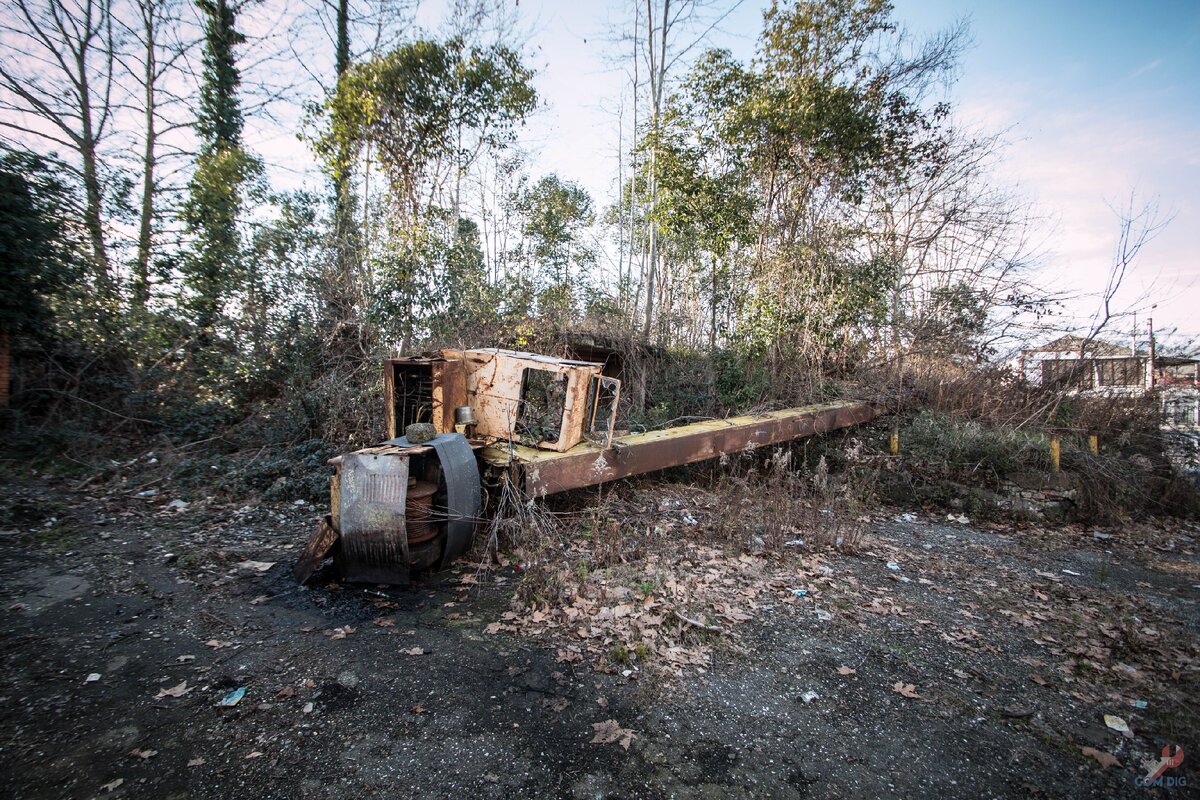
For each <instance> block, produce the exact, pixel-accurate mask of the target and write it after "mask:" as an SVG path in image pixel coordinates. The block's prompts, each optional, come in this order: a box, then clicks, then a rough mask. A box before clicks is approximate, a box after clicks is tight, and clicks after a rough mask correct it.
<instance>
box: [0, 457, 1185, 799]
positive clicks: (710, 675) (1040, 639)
mask: <svg viewBox="0 0 1200 800" xmlns="http://www.w3.org/2000/svg"><path fill="white" fill-rule="evenodd" d="M6 495H7V497H6V499H5V500H4V501H3V504H4V505H3V508H2V509H0V510H2V512H3V513H2V515H0V520H3V523H2V527H4V530H3V531H2V532H0V601H2V603H3V608H4V609H5V611H4V615H3V624H2V626H0V637H2V641H3V659H4V669H3V672H2V673H0V703H2V704H3V707H4V710H5V722H4V725H3V729H2V731H0V763H2V764H3V766H2V767H0V770H2V772H0V778H2V779H0V787H2V788H0V796H4V797H14V798H42V797H46V798H61V797H71V798H75V797H78V798H85V797H156V798H185V797H199V798H206V797H261V798H326V797H328V798H341V797H389V798H390V797H420V798H460V797H468V796H475V797H482V798H490V797H512V796H521V797H567V798H591V797H597V798H603V797H629V798H640V797H679V798H693V797H694V798H722V799H724V798H730V797H785V798H787V797H871V796H900V797H924V796H930V795H934V794H946V795H949V796H955V797H958V796H964V797H1030V796H1035V797H1036V796H1045V797H1141V796H1143V795H1144V793H1145V791H1146V790H1145V789H1142V788H1139V787H1138V786H1136V785H1135V778H1137V777H1138V776H1139V775H1143V774H1145V772H1146V770H1145V768H1144V767H1143V765H1142V762H1143V760H1144V759H1150V758H1154V757H1157V756H1158V754H1159V753H1160V751H1161V750H1162V748H1163V746H1164V745H1166V744H1168V743H1169V744H1172V745H1178V746H1182V747H1183V750H1184V752H1185V753H1187V754H1188V758H1189V759H1190V758H1192V756H1191V754H1192V753H1197V754H1200V748H1198V746H1200V741H1198V739H1200V737H1198V736H1197V721H1198V719H1200V713H1198V712H1200V709H1198V703H1197V697H1198V694H1197V683H1198V680H1197V678H1198V675H1200V648H1198V641H1200V639H1198V636H1197V634H1198V632H1200V607H1198V605H1197V601H1198V600H1200V558H1198V557H1197V552H1196V551H1197V545H1196V543H1195V538H1196V537H1200V533H1197V532H1196V531H1195V530H1194V529H1189V528H1187V527H1186V526H1180V525H1179V524H1177V523H1169V524H1167V523H1165V524H1162V525H1140V526H1137V527H1130V528H1122V529H1104V531H1103V532H1102V536H1101V538H1096V537H1094V536H1093V532H1092V529H1090V528H1089V529H1082V528H1067V529H1061V530H1057V531H1044V530H1040V529H1031V528H1025V529H1016V528H1010V527H1005V526H998V525H997V526H988V527H975V526H972V525H970V524H961V523H956V522H947V521H944V520H941V519H939V518H929V517H925V516H920V515H902V514H901V513H900V512H898V511H888V512H886V513H885V512H883V511H880V512H878V513H876V514H873V515H872V522H871V523H870V525H869V533H868V536H867V539H866V541H865V544H864V545H863V547H862V548H861V550H860V552H858V553H856V554H839V553H827V554H820V558H821V559H822V564H823V565H824V566H825V567H826V569H825V570H823V571H822V573H821V574H822V578H821V580H820V581H818V582H815V583H814V584H813V585H812V587H811V591H810V593H809V594H808V595H807V596H806V597H805V598H803V599H802V601H800V602H793V603H783V602H780V603H779V604H770V603H768V604H765V605H763V606H762V607H761V608H759V609H758V610H757V611H756V613H755V614H754V616H753V619H751V620H750V621H748V622H745V623H744V624H741V625H739V626H738V631H737V636H736V638H734V637H730V641H728V642H727V643H726V644H721V645H718V646H717V647H716V649H715V655H714V657H713V662H712V664H711V666H710V668H709V669H707V670H704V671H703V672H701V671H693V672H688V673H687V674H685V675H684V677H683V678H680V679H674V680H669V679H666V678H662V677H656V676H652V675H650V674H648V673H646V672H638V671H632V672H631V674H630V675H628V676H626V675H623V674H622V672H623V670H620V669H618V670H614V671H603V672H601V671H596V669H595V668H594V666H595V665H594V664H592V663H590V662H589V661H587V660H586V659H585V660H584V661H582V662H578V663H563V662H561V661H560V660H558V659H557V658H556V652H557V646H558V644H560V642H558V641H556V640H555V639H553V638H550V637H549V635H543V636H540V637H530V636H522V635H519V634H509V633H500V634H494V635H488V634H485V633H484V629H485V628H486V627H487V626H488V625H489V624H490V623H493V622H495V621H496V620H498V619H500V618H501V614H503V613H504V612H506V611H508V610H509V609H510V601H511V597H512V590H513V587H514V585H515V583H516V581H517V580H519V575H517V574H516V572H515V571H514V570H513V569H512V568H506V569H500V570H497V571H495V572H490V571H489V572H486V573H482V574H481V575H480V576H479V578H478V582H477V583H476V582H472V581H471V580H470V579H468V580H467V581H465V582H464V580H463V579H464V578H469V576H473V575H475V572H474V571H473V570H472V569H469V568H459V569H457V570H451V571H449V572H446V573H443V574H439V575H435V576H432V577H431V578H430V579H428V580H427V581H426V582H424V583H422V584H420V585H417V586H413V587H409V588H407V589H384V588H378V587H365V588H364V587H353V586H338V585H337V584H336V583H332V582H331V581H330V580H328V579H324V580H318V581H317V582H316V583H315V585H313V586H310V587H298V586H295V585H294V584H293V583H292V582H291V581H290V578H289V575H288V572H289V569H290V566H291V562H292V560H294V558H295V557H296V556H297V555H298V553H299V548H300V546H301V544H302V542H303V540H304V539H305V537H306V536H307V534H308V532H309V530H310V528H311V527H312V525H313V521H314V519H315V518H316V516H317V514H318V512H317V510H316V509H313V508H312V507H297V506H267V505H254V506H247V507H241V508H239V507H237V506H221V505H218V504H214V503H207V504H206V503H203V502H200V503H192V504H190V505H188V506H187V507H186V508H182V509H179V510H171V509H169V508H168V503H167V500H168V498H166V497H164V496H155V497H153V498H149V499H140V498H136V497H128V496H115V495H104V494H101V493H99V492H96V493H94V494H88V493H87V492H86V491H83V490H72V489H71V488H70V487H69V486H67V485H64V484H61V483H54V482H37V481H36V480H32V479H23V480H21V481H13V482H11V483H10V489H9V491H8V492H7V493H6ZM1103 536H1110V537H1112V538H1108V539H1105V538H1103ZM809 557H810V558H811V555H810V556H809ZM246 562H251V563H246ZM255 562H257V563H255ZM783 563H784V568H786V562H783ZM889 563H891V564H894V565H895V566H897V567H899V569H892V568H889V566H888V564H889ZM805 574H809V573H808V572H806V573H805ZM910 684H911V688H909V685H910ZM243 687H244V688H245V690H246V692H245V695H244V697H243V698H242V699H241V700H240V701H239V702H238V703H237V705H235V706H231V707H220V706H218V701H220V700H221V699H222V698H224V697H226V696H227V695H228V694H229V693H230V692H231V691H233V690H236V689H239V688H243ZM810 692H813V693H815V694H816V697H815V699H811V700H810V701H807V702H806V701H805V700H804V696H805V694H806V693H810ZM175 695H178V696H175ZM810 697H811V695H810ZM1131 701H1145V708H1137V707H1135V706H1133V705H1131V704H1130V702H1131ZM1105 714H1111V715H1118V716H1120V717H1122V718H1123V719H1124V720H1126V722H1127V723H1128V725H1129V726H1130V727H1131V728H1132V733H1133V735H1132V737H1126V736H1123V735H1121V734H1120V733H1118V732H1116V731H1114V730H1112V729H1110V728H1109V727H1107V726H1106V725H1105V720H1104V715H1105ZM607 720H614V721H615V722H616V723H617V725H619V728H620V730H622V731H628V732H630V733H632V734H633V736H632V738H626V739H625V741H626V743H627V744H628V749H625V748H624V747H622V744H621V742H620V741H616V742H612V743H604V744H601V743H593V742H592V739H593V737H594V735H595V733H596V729H595V728H594V725H596V724H598V723H603V722H605V721H607ZM1086 748H1093V749H1094V751H1095V754H1094V755H1090V754H1088V753H1086V752H1085V749H1086ZM1105 755H1111V756H1113V757H1115V758H1116V759H1117V761H1118V762H1119V764H1114V765H1111V766H1104V765H1102V763H1101V760H1100V759H1101V758H1103V757H1104V756H1105ZM1193 763H1200V755H1198V756H1197V758H1196V760H1195V762H1190V761H1185V762H1184V763H1183V765H1182V766H1180V767H1177V768H1175V769H1172V770H1170V771H1168V772H1167V773H1165V775H1166V776H1168V777H1173V778H1174V779H1175V781H1176V783H1178V782H1179V781H1180V780H1184V781H1186V780H1188V779H1190V778H1191V777H1192V774H1193V771H1194V767H1193V765H1192V764H1193ZM1197 780H1198V781H1200V777H1198V778H1197ZM1189 790H1190V787H1188V786H1183V787H1180V786H1176V787H1174V788H1162V789H1157V790H1156V791H1157V793H1158V794H1159V795H1160V796H1179V797H1183V796H1188V792H1189Z"/></svg>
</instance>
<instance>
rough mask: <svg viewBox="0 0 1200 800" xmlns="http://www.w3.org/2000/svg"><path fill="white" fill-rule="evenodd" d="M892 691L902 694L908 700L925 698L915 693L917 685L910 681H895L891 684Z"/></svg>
mask: <svg viewBox="0 0 1200 800" xmlns="http://www.w3.org/2000/svg"><path fill="white" fill-rule="evenodd" d="M892 691H893V692H896V693H897V694H901V695H904V696H905V697H907V698H908V699H909V700H924V699H925V698H924V697H922V696H921V695H919V694H917V687H916V685H915V684H911V683H901V682H897V683H895V684H893V685H892Z"/></svg>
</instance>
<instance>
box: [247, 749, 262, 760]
mask: <svg viewBox="0 0 1200 800" xmlns="http://www.w3.org/2000/svg"><path fill="white" fill-rule="evenodd" d="M262 756H263V753H262V751H261V750H255V751H254V752H253V753H251V754H250V755H248V756H246V758H244V759H242V760H243V761H249V760H250V759H252V758H262Z"/></svg>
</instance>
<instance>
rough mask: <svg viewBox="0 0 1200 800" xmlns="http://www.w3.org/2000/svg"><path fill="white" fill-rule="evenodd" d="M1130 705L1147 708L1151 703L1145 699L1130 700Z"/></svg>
mask: <svg viewBox="0 0 1200 800" xmlns="http://www.w3.org/2000/svg"><path fill="white" fill-rule="evenodd" d="M1129 705H1131V706H1133V707H1134V708H1145V707H1146V706H1148V705H1150V704H1149V703H1147V702H1146V701H1145V700H1130V701H1129Z"/></svg>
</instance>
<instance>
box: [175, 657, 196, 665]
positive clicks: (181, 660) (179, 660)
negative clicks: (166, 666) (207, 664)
mask: <svg viewBox="0 0 1200 800" xmlns="http://www.w3.org/2000/svg"><path fill="white" fill-rule="evenodd" d="M195 660H196V657H195V656H178V657H177V658H176V659H175V661H176V662H177V663H180V664H186V663H188V662H189V661H195Z"/></svg>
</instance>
